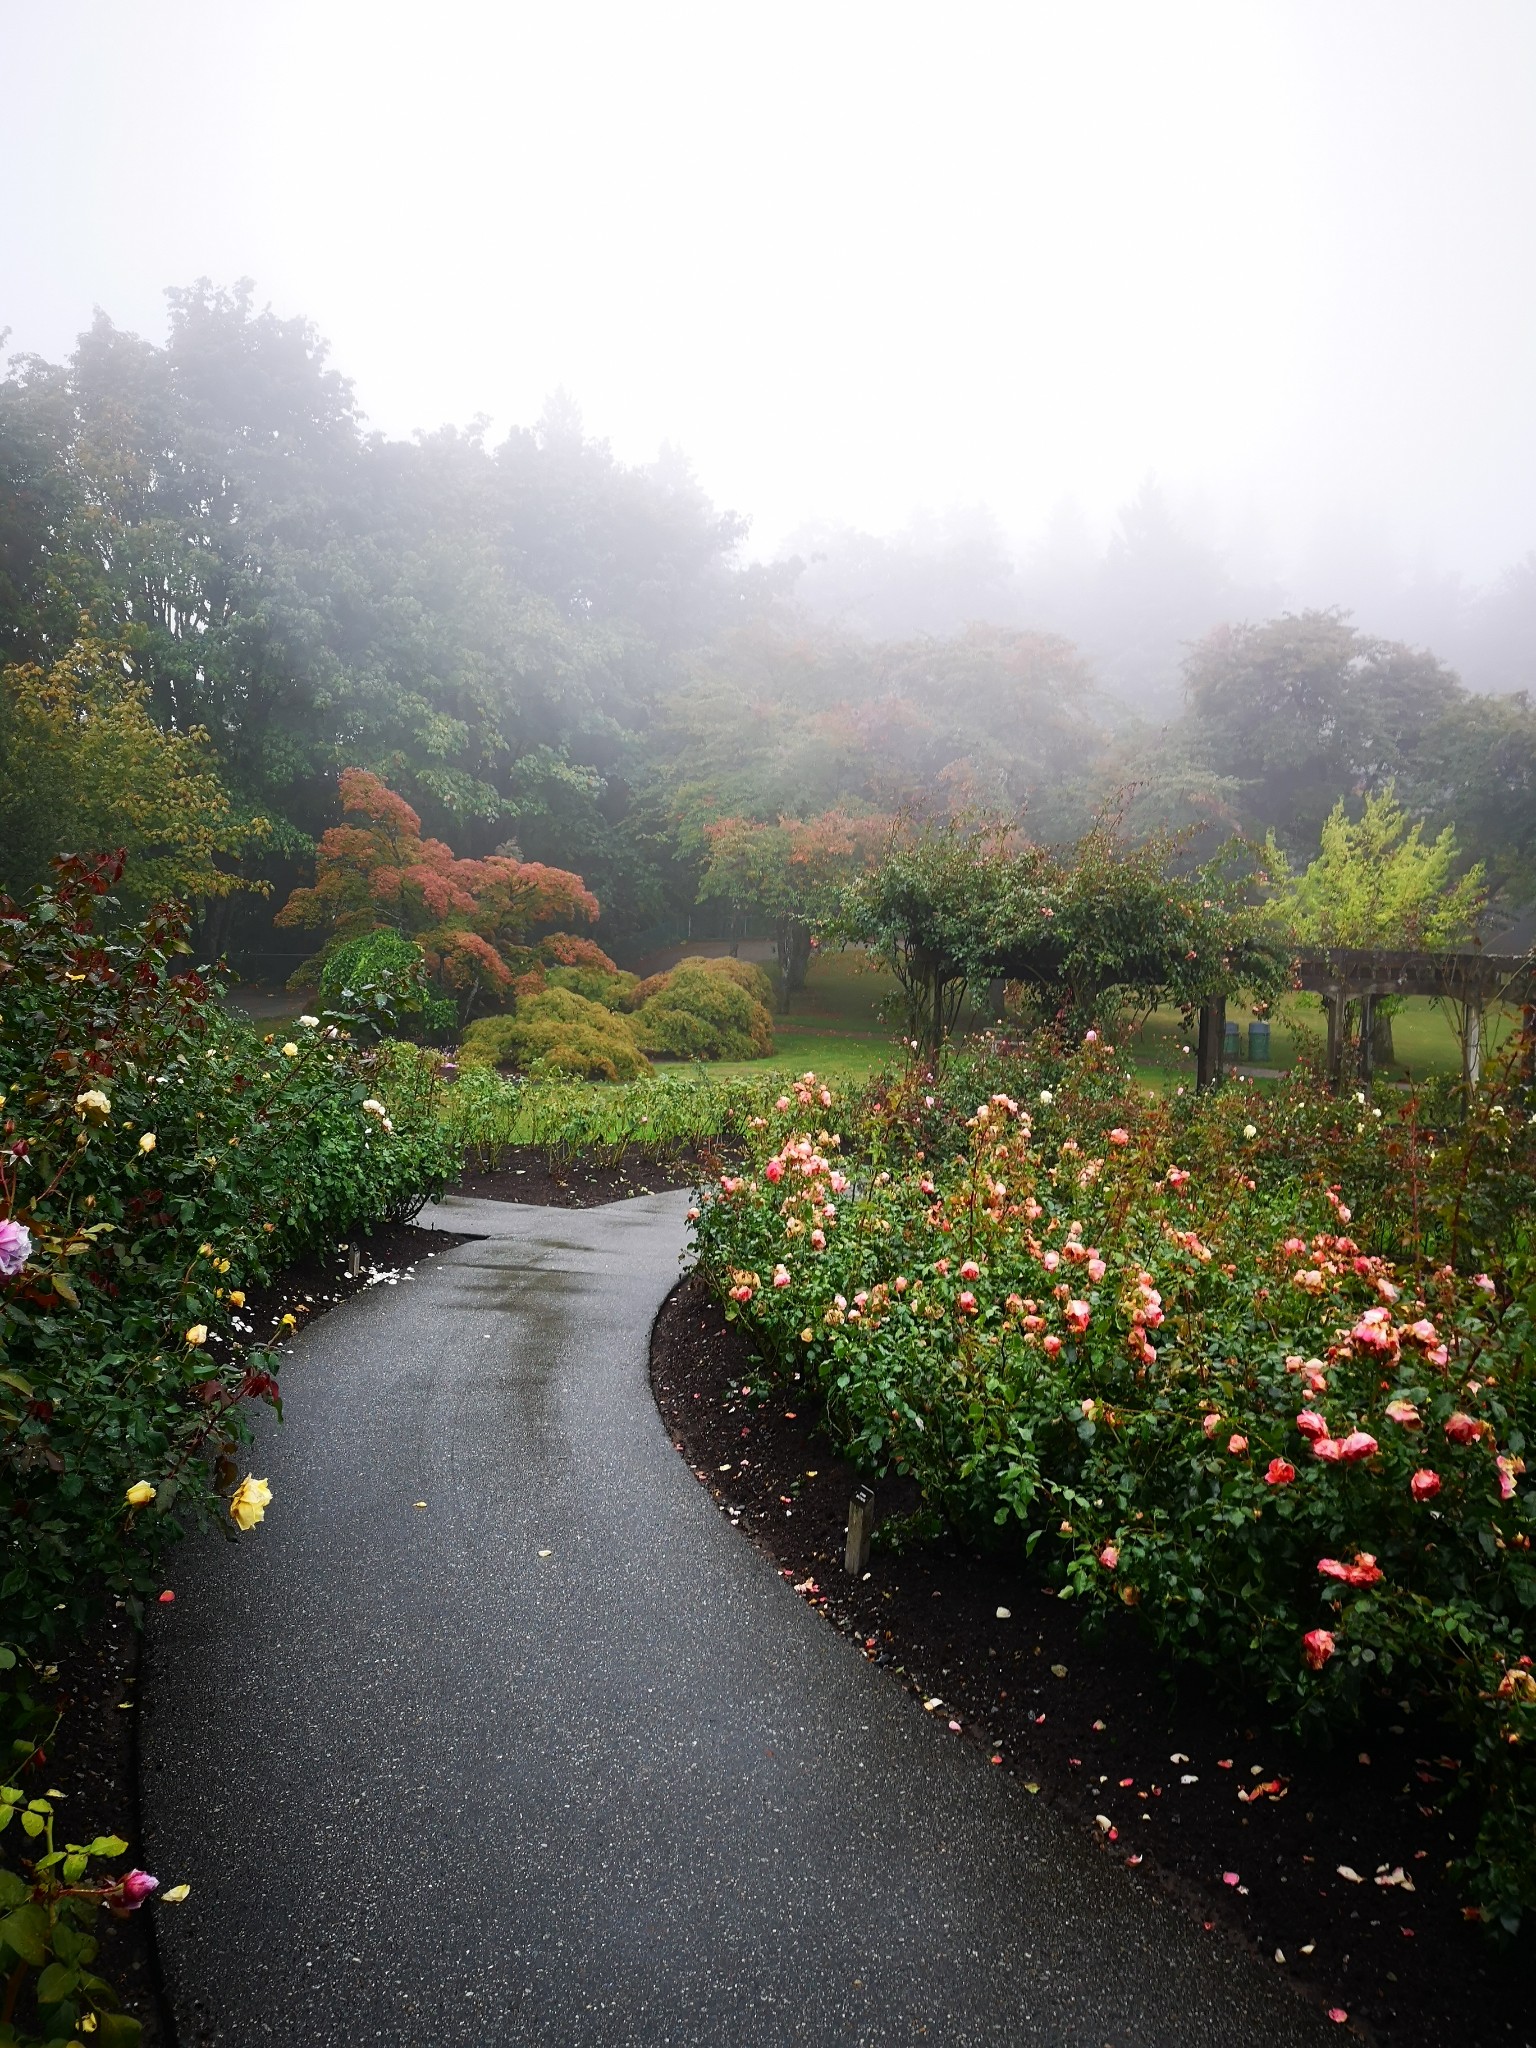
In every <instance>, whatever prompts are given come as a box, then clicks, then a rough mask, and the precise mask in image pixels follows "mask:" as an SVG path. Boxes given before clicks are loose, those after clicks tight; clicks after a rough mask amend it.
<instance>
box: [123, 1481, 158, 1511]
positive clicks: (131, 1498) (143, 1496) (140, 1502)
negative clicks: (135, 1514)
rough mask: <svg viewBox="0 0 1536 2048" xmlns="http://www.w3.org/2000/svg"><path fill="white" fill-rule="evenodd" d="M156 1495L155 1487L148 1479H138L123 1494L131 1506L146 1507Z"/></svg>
mask: <svg viewBox="0 0 1536 2048" xmlns="http://www.w3.org/2000/svg"><path fill="white" fill-rule="evenodd" d="M154 1497H155V1489H154V1488H153V1487H152V1486H151V1485H150V1483H149V1481H148V1480H147V1479H136V1480H135V1481H134V1482H133V1484H132V1486H130V1487H129V1489H128V1491H127V1492H126V1493H125V1494H124V1495H123V1498H124V1500H126V1501H127V1503H128V1505H129V1507H131V1508H146V1507H148V1506H149V1503H150V1502H151V1501H152V1500H153V1499H154Z"/></svg>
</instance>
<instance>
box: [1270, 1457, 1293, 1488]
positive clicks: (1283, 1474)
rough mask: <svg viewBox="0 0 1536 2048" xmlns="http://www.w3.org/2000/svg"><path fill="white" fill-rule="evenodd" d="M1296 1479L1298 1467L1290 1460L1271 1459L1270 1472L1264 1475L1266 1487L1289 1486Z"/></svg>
mask: <svg viewBox="0 0 1536 2048" xmlns="http://www.w3.org/2000/svg"><path fill="white" fill-rule="evenodd" d="M1295 1477H1296V1467H1295V1466H1294V1465H1293V1464H1292V1463H1291V1461H1290V1459H1289V1458H1271V1459H1270V1461H1269V1470H1268V1471H1267V1472H1266V1473H1265V1474H1264V1484H1265V1485H1266V1486H1289V1485H1290V1483H1291V1481H1292V1480H1293V1479H1294V1478H1295Z"/></svg>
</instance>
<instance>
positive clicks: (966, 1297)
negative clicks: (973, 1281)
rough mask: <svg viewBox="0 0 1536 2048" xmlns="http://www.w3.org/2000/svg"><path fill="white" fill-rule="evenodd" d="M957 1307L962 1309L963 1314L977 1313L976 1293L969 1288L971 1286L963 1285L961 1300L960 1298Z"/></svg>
mask: <svg viewBox="0 0 1536 2048" xmlns="http://www.w3.org/2000/svg"><path fill="white" fill-rule="evenodd" d="M956 1307H957V1308H958V1309H959V1311H960V1313H961V1315H963V1316H973V1315H975V1313H976V1297H975V1295H974V1294H972V1292H971V1290H970V1289H969V1287H962V1288H961V1290H960V1297H959V1300H958V1301H957V1303H956Z"/></svg>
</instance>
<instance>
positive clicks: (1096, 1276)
mask: <svg viewBox="0 0 1536 2048" xmlns="http://www.w3.org/2000/svg"><path fill="white" fill-rule="evenodd" d="M1108 1271H1109V1268H1108V1266H1106V1265H1105V1263H1104V1261H1103V1260H1102V1259H1090V1260H1089V1261H1088V1278H1089V1279H1090V1280H1091V1281H1093V1283H1094V1285H1095V1286H1097V1285H1098V1283H1099V1281H1101V1280H1102V1279H1103V1278H1104V1275H1105V1274H1106V1273H1107V1272H1108Z"/></svg>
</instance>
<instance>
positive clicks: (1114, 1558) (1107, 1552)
mask: <svg viewBox="0 0 1536 2048" xmlns="http://www.w3.org/2000/svg"><path fill="white" fill-rule="evenodd" d="M1119 1562H1120V1553H1119V1551H1118V1550H1116V1548H1115V1546H1114V1544H1113V1543H1106V1544H1105V1546H1104V1548H1103V1549H1102V1550H1101V1551H1100V1552H1099V1563H1100V1564H1101V1565H1103V1567H1104V1569H1105V1571H1107V1572H1112V1571H1113V1570H1114V1569H1115V1567H1116V1565H1117V1564H1119Z"/></svg>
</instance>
